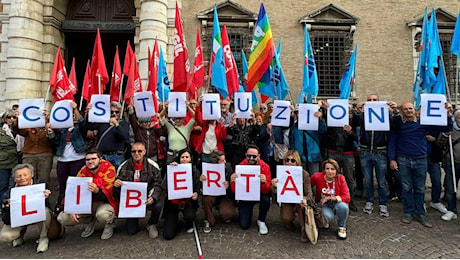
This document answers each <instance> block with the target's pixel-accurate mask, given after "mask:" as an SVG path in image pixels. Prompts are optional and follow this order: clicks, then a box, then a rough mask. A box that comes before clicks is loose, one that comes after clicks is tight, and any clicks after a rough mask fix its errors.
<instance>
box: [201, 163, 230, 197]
mask: <svg viewBox="0 0 460 260" xmlns="http://www.w3.org/2000/svg"><path fill="white" fill-rule="evenodd" d="M202 172H203V175H204V176H206V180H205V181H204V182H203V195H210V196H221V195H225V194H226V191H225V186H224V181H225V164H222V163H219V164H217V163H203V171H202Z"/></svg>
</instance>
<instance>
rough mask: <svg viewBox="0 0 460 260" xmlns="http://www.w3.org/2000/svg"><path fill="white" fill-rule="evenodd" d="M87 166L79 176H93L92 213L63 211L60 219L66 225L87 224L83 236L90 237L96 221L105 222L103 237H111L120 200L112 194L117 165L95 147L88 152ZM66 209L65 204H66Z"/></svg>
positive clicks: (91, 184)
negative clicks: (106, 158)
mask: <svg viewBox="0 0 460 260" xmlns="http://www.w3.org/2000/svg"><path fill="white" fill-rule="evenodd" d="M85 159H86V166H84V167H83V168H81V170H80V171H79V172H78V174H77V177H92V178H93V182H90V183H88V190H89V191H91V192H92V193H93V203H92V210H91V212H92V213H91V214H66V213H64V212H61V213H60V214H59V216H58V221H59V222H60V223H61V224H62V225H64V226H72V225H77V224H80V223H82V224H87V226H86V228H85V230H83V232H82V233H81V237H89V236H91V235H92V234H93V233H94V228H95V226H96V222H97V221H99V222H101V223H104V224H105V227H104V231H103V232H102V235H101V239H109V238H111V237H112V235H113V226H112V223H113V219H114V218H115V214H117V211H118V200H117V199H115V198H114V197H113V196H112V187H113V183H114V181H115V167H114V166H113V165H112V164H110V162H108V161H106V160H103V159H102V155H101V154H100V153H99V152H98V151H97V150H96V149H94V148H91V149H89V150H88V151H87V152H86V157H85ZM64 209H65V206H64Z"/></svg>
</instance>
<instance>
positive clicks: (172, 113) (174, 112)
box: [168, 92, 187, 117]
mask: <svg viewBox="0 0 460 260" xmlns="http://www.w3.org/2000/svg"><path fill="white" fill-rule="evenodd" d="M185 97H186V93H185V92H169V105H168V116H169V117H185V116H186V115H187V107H186V105H185V100H186V98H185Z"/></svg>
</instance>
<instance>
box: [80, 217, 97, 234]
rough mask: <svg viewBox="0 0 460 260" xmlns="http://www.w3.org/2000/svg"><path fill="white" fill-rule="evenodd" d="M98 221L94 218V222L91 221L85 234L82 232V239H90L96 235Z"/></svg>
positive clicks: (84, 231)
mask: <svg viewBox="0 0 460 260" xmlns="http://www.w3.org/2000/svg"><path fill="white" fill-rule="evenodd" d="M96 221H97V219H96V218H94V220H93V221H91V222H90V223H89V224H88V225H87V226H86V227H85V230H83V232H81V235H80V236H81V237H90V236H91V235H92V234H93V233H94V229H95V227H96Z"/></svg>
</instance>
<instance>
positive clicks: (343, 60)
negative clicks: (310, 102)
mask: <svg viewBox="0 0 460 260" xmlns="http://www.w3.org/2000/svg"><path fill="white" fill-rule="evenodd" d="M310 39H311V44H312V48H313V55H314V56H315V63H316V70H317V72H318V83H319V91H318V96H321V97H338V96H339V95H340V90H339V83H340V79H341V78H342V75H343V73H344V72H345V69H346V67H347V63H348V60H349V59H350V56H351V52H352V51H353V39H352V36H351V34H350V32H346V31H333V30H327V31H326V30H325V31H322V30H316V31H311V32H310Z"/></svg>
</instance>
